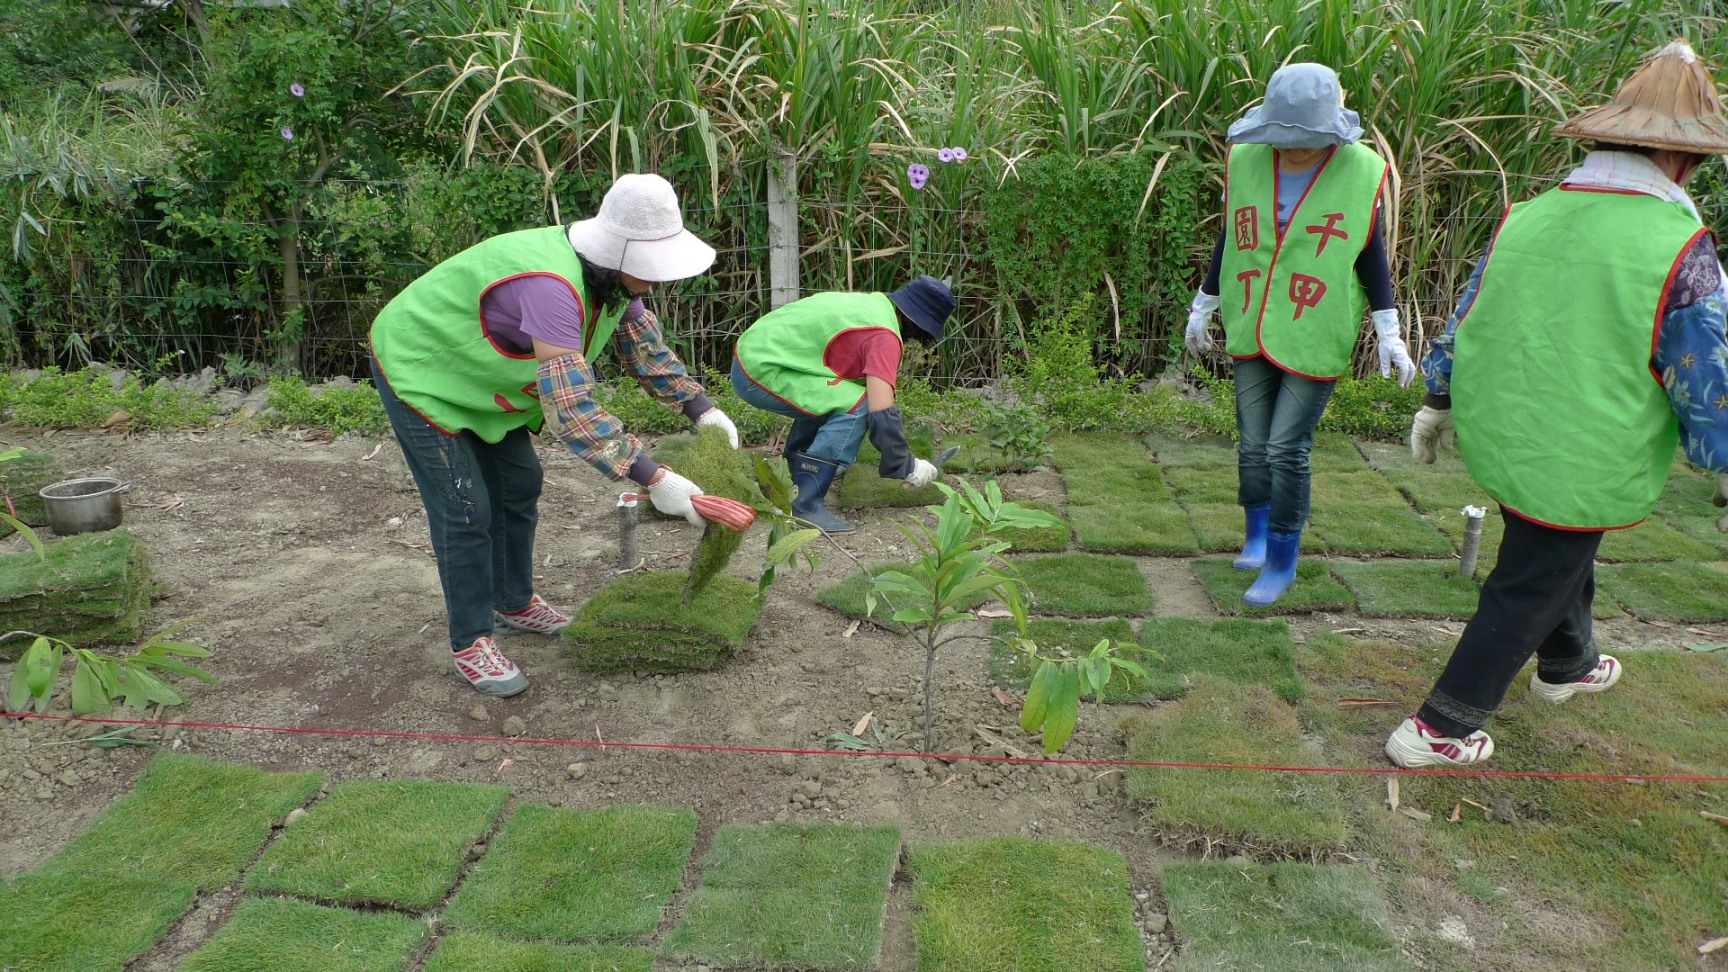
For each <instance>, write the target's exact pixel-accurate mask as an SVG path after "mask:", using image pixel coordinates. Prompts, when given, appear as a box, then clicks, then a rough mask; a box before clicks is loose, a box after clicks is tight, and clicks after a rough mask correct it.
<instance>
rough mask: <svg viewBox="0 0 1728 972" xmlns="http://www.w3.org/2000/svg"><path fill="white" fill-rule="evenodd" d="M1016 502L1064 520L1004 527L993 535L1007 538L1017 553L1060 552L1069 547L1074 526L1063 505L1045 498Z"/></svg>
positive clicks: (999, 538) (1003, 538) (1000, 538)
mask: <svg viewBox="0 0 1728 972" xmlns="http://www.w3.org/2000/svg"><path fill="white" fill-rule="evenodd" d="M1015 502H1016V503H1017V504H1018V505H1020V506H1024V507H1026V508H1027V509H1032V510H1042V511H1044V512H1045V513H1048V514H1050V515H1051V516H1054V517H1056V518H1057V519H1058V520H1061V521H1062V522H1061V523H1060V524H1059V525H1057V526H1052V527H1004V528H1002V529H1000V530H997V531H996V532H995V533H992V534H991V536H992V537H994V538H996V539H998V540H1006V541H1007V542H1008V543H1009V544H1011V545H1012V549H1013V552H1015V553H1059V552H1061V551H1063V550H1067V549H1068V534H1069V531H1070V530H1071V529H1072V528H1071V527H1069V525H1068V519H1067V517H1066V515H1065V514H1064V512H1063V510H1062V507H1060V506H1057V505H1056V504H1055V503H1048V502H1045V501H1044V500H1016V501H1015Z"/></svg>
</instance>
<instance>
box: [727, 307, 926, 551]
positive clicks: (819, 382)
mask: <svg viewBox="0 0 1728 972" xmlns="http://www.w3.org/2000/svg"><path fill="white" fill-rule="evenodd" d="M954 307H955V300H954V291H952V290H950V289H949V287H948V285H947V284H946V283H943V282H942V281H940V280H937V279H936V278H935V277H931V276H923V275H920V276H918V277H916V278H914V279H913V280H912V281H911V282H910V283H908V284H906V285H905V286H904V287H901V288H900V289H898V290H895V291H893V292H892V293H886V294H884V293H846V292H829V293H821V294H811V295H810V296H808V297H805V298H803V299H801V300H795V301H793V302H791V303H789V304H786V305H785V306H783V307H779V308H777V309H775V310H773V311H770V312H769V313H767V314H766V315H764V316H763V317H762V318H761V319H760V320H758V321H756V323H754V324H752V325H750V327H749V328H748V329H747V330H746V331H745V332H744V334H743V335H742V336H740V337H739V338H738V345H737V348H736V349H735V350H734V352H733V355H732V387H733V389H734V390H736V391H737V392H738V397H740V398H742V399H744V401H745V402H748V403H749V404H751V405H754V406H755V407H757V408H760V409H763V410H764V411H769V412H773V413H775V414H776V415H785V416H787V417H789V418H791V419H792V432H791V434H790V435H789V436H787V439H786V448H785V456H786V464H787V465H788V466H789V467H790V469H791V473H792V483H793V485H794V486H795V487H796V489H797V496H796V498H795V499H794V500H793V503H792V511H793V513H795V514H796V515H797V516H798V517H799V518H800V519H802V520H804V521H806V522H807V523H809V524H810V525H812V526H815V527H818V528H820V529H822V530H824V531H826V532H828V533H847V532H850V531H851V530H854V529H856V528H855V527H854V526H853V525H852V524H851V523H849V522H847V521H846V520H844V519H842V518H840V517H839V516H837V515H835V514H834V513H833V512H832V511H830V510H829V509H828V505H827V496H828V491H829V489H831V488H832V487H833V485H834V477H836V476H838V475H839V474H840V473H842V472H844V471H846V469H847V468H849V467H850V466H851V465H852V463H853V462H854V461H855V460H856V459H857V458H858V450H859V449H860V448H861V447H862V446H863V444H864V436H865V435H866V434H868V435H869V436H870V441H871V443H873V444H874V445H875V446H876V449H877V451H879V452H881V453H882V461H881V463H880V464H879V465H878V467H877V471H878V472H880V473H881V474H882V476H883V477H884V478H887V479H902V480H905V481H906V482H907V483H908V484H910V485H912V486H927V485H929V484H930V483H931V482H932V481H933V480H935V478H936V476H937V473H938V469H937V467H936V465H935V464H934V463H932V462H930V461H929V460H927V459H919V458H917V457H915V456H913V455H912V449H911V447H910V446H909V445H908V444H907V442H906V432H905V428H904V425H903V422H902V419H901V417H900V409H899V408H898V407H897V406H896V405H895V404H894V385H895V382H896V380H897V378H898V376H899V373H900V359H901V350H902V348H903V341H904V339H905V338H908V337H909V338H912V339H913V340H917V341H926V342H931V343H934V342H936V341H940V340H942V337H943V334H944V326H945V325H946V323H947V321H948V315H950V314H952V313H953V312H954Z"/></svg>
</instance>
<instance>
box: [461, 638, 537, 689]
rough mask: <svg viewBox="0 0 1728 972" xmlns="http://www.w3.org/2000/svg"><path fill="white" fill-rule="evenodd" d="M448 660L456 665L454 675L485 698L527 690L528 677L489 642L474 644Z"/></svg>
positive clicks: (482, 640)
mask: <svg viewBox="0 0 1728 972" xmlns="http://www.w3.org/2000/svg"><path fill="white" fill-rule="evenodd" d="M450 660H451V661H452V662H454V663H455V665H456V674H458V675H460V676H462V677H463V678H465V679H467V680H468V684H469V685H472V686H474V687H475V688H477V689H479V690H480V691H482V692H485V693H486V694H487V695H496V696H499V697H505V696H511V695H515V694H516V693H518V692H520V691H522V690H523V689H525V688H527V687H528V676H526V675H524V674H522V670H521V669H519V668H517V667H516V666H515V665H513V664H511V662H510V659H508V658H505V657H504V653H503V652H501V651H499V650H498V646H497V645H496V644H494V643H493V641H492V639H491V638H480V639H478V640H476V641H475V642H474V644H473V645H471V646H469V647H468V649H467V650H465V651H459V652H456V653H455V654H453V655H451V656H450Z"/></svg>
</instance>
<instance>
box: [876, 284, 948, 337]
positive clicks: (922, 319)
mask: <svg viewBox="0 0 1728 972" xmlns="http://www.w3.org/2000/svg"><path fill="white" fill-rule="evenodd" d="M888 299H889V300H891V301H893V302H894V306H895V307H898V308H899V309H900V313H902V314H905V315H906V316H907V317H908V318H909V319H911V321H912V323H914V324H916V325H918V327H919V329H921V330H923V331H924V333H926V334H928V335H930V338H931V340H935V341H940V340H942V325H943V323H944V322H946V321H947V320H948V315H949V314H951V313H953V312H954V304H955V300H954V291H952V290H949V289H948V285H947V284H945V283H943V282H942V281H940V280H937V279H936V278H935V277H932V276H929V275H926V274H920V275H919V276H918V277H917V278H916V279H914V280H913V281H912V282H911V283H908V284H907V285H906V286H904V287H901V288H900V289H899V290H896V291H894V292H893V293H891V294H889V295H888Z"/></svg>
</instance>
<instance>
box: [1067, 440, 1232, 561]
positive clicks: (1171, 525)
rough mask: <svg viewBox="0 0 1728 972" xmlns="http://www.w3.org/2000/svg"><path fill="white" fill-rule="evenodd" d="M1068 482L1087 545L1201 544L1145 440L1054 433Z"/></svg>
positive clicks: (1073, 518) (1149, 550)
mask: <svg viewBox="0 0 1728 972" xmlns="http://www.w3.org/2000/svg"><path fill="white" fill-rule="evenodd" d="M1051 445H1052V446H1053V448H1054V450H1055V456H1056V465H1057V466H1058V467H1059V468H1060V469H1061V470H1062V481H1063V482H1064V483H1065V484H1066V485H1067V487H1068V521H1069V522H1070V523H1072V524H1073V525H1074V539H1075V541H1076V542H1077V543H1078V544H1079V546H1080V547H1081V548H1083V549H1086V550H1096V551H1100V552H1103V553H1138V554H1175V555H1180V554H1192V553H1196V552H1198V550H1199V547H1198V545H1197V544H1196V543H1195V540H1194V531H1193V530H1192V529H1190V528H1189V526H1188V514H1187V513H1185V512H1183V510H1182V508H1181V507H1180V506H1178V505H1177V504H1176V501H1175V499H1174V498H1173V497H1172V496H1171V495H1170V490H1169V488H1168V487H1166V486H1165V484H1164V477H1163V474H1162V473H1161V472H1160V471H1159V468H1158V464H1157V463H1154V462H1152V461H1151V460H1152V457H1151V455H1150V454H1148V453H1147V451H1146V450H1145V448H1143V447H1142V446H1141V445H1140V443H1138V442H1135V441H1134V440H1133V439H1125V438H1122V437H1121V436H1114V435H1060V436H1054V437H1052V439H1051Z"/></svg>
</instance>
